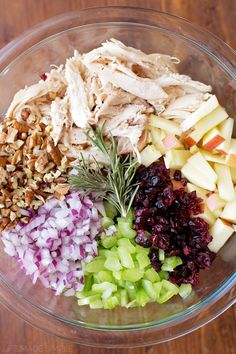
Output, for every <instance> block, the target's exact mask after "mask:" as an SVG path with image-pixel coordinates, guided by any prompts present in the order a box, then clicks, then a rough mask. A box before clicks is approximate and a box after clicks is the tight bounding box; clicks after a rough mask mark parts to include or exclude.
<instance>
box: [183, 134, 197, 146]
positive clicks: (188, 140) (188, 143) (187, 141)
mask: <svg viewBox="0 0 236 354" xmlns="http://www.w3.org/2000/svg"><path fill="white" fill-rule="evenodd" d="M184 141H185V143H186V144H187V145H188V146H189V147H192V146H194V145H196V144H197V143H196V141H195V140H193V139H192V138H191V136H187V137H186V138H185V139H184Z"/></svg>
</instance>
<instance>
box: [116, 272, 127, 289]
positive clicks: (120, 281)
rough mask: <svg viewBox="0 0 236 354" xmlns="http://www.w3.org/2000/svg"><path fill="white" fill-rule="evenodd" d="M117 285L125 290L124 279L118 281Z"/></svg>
mask: <svg viewBox="0 0 236 354" xmlns="http://www.w3.org/2000/svg"><path fill="white" fill-rule="evenodd" d="M121 274H122V273H121ZM116 283H117V285H118V286H119V287H120V288H125V280H124V279H120V280H117V282H116Z"/></svg>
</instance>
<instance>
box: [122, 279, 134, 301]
mask: <svg viewBox="0 0 236 354" xmlns="http://www.w3.org/2000/svg"><path fill="white" fill-rule="evenodd" d="M125 288H126V290H127V292H128V294H129V298H130V299H131V300H135V299H136V295H137V288H136V286H135V284H134V283H131V282H129V281H126V282H125Z"/></svg>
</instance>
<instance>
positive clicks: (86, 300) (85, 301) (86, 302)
mask: <svg viewBox="0 0 236 354" xmlns="http://www.w3.org/2000/svg"><path fill="white" fill-rule="evenodd" d="M89 301H90V297H89V296H88V297H84V298H82V299H78V300H77V304H78V305H79V306H84V305H89Z"/></svg>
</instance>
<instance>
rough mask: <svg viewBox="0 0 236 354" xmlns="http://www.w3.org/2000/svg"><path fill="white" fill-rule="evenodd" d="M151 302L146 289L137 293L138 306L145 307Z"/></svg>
mask: <svg viewBox="0 0 236 354" xmlns="http://www.w3.org/2000/svg"><path fill="white" fill-rule="evenodd" d="M149 300H150V297H149V296H148V295H147V293H146V291H145V290H144V289H140V290H138V292H137V296H136V304H137V306H142V307H143V306H145V305H146V304H147V303H148V302H149Z"/></svg>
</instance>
